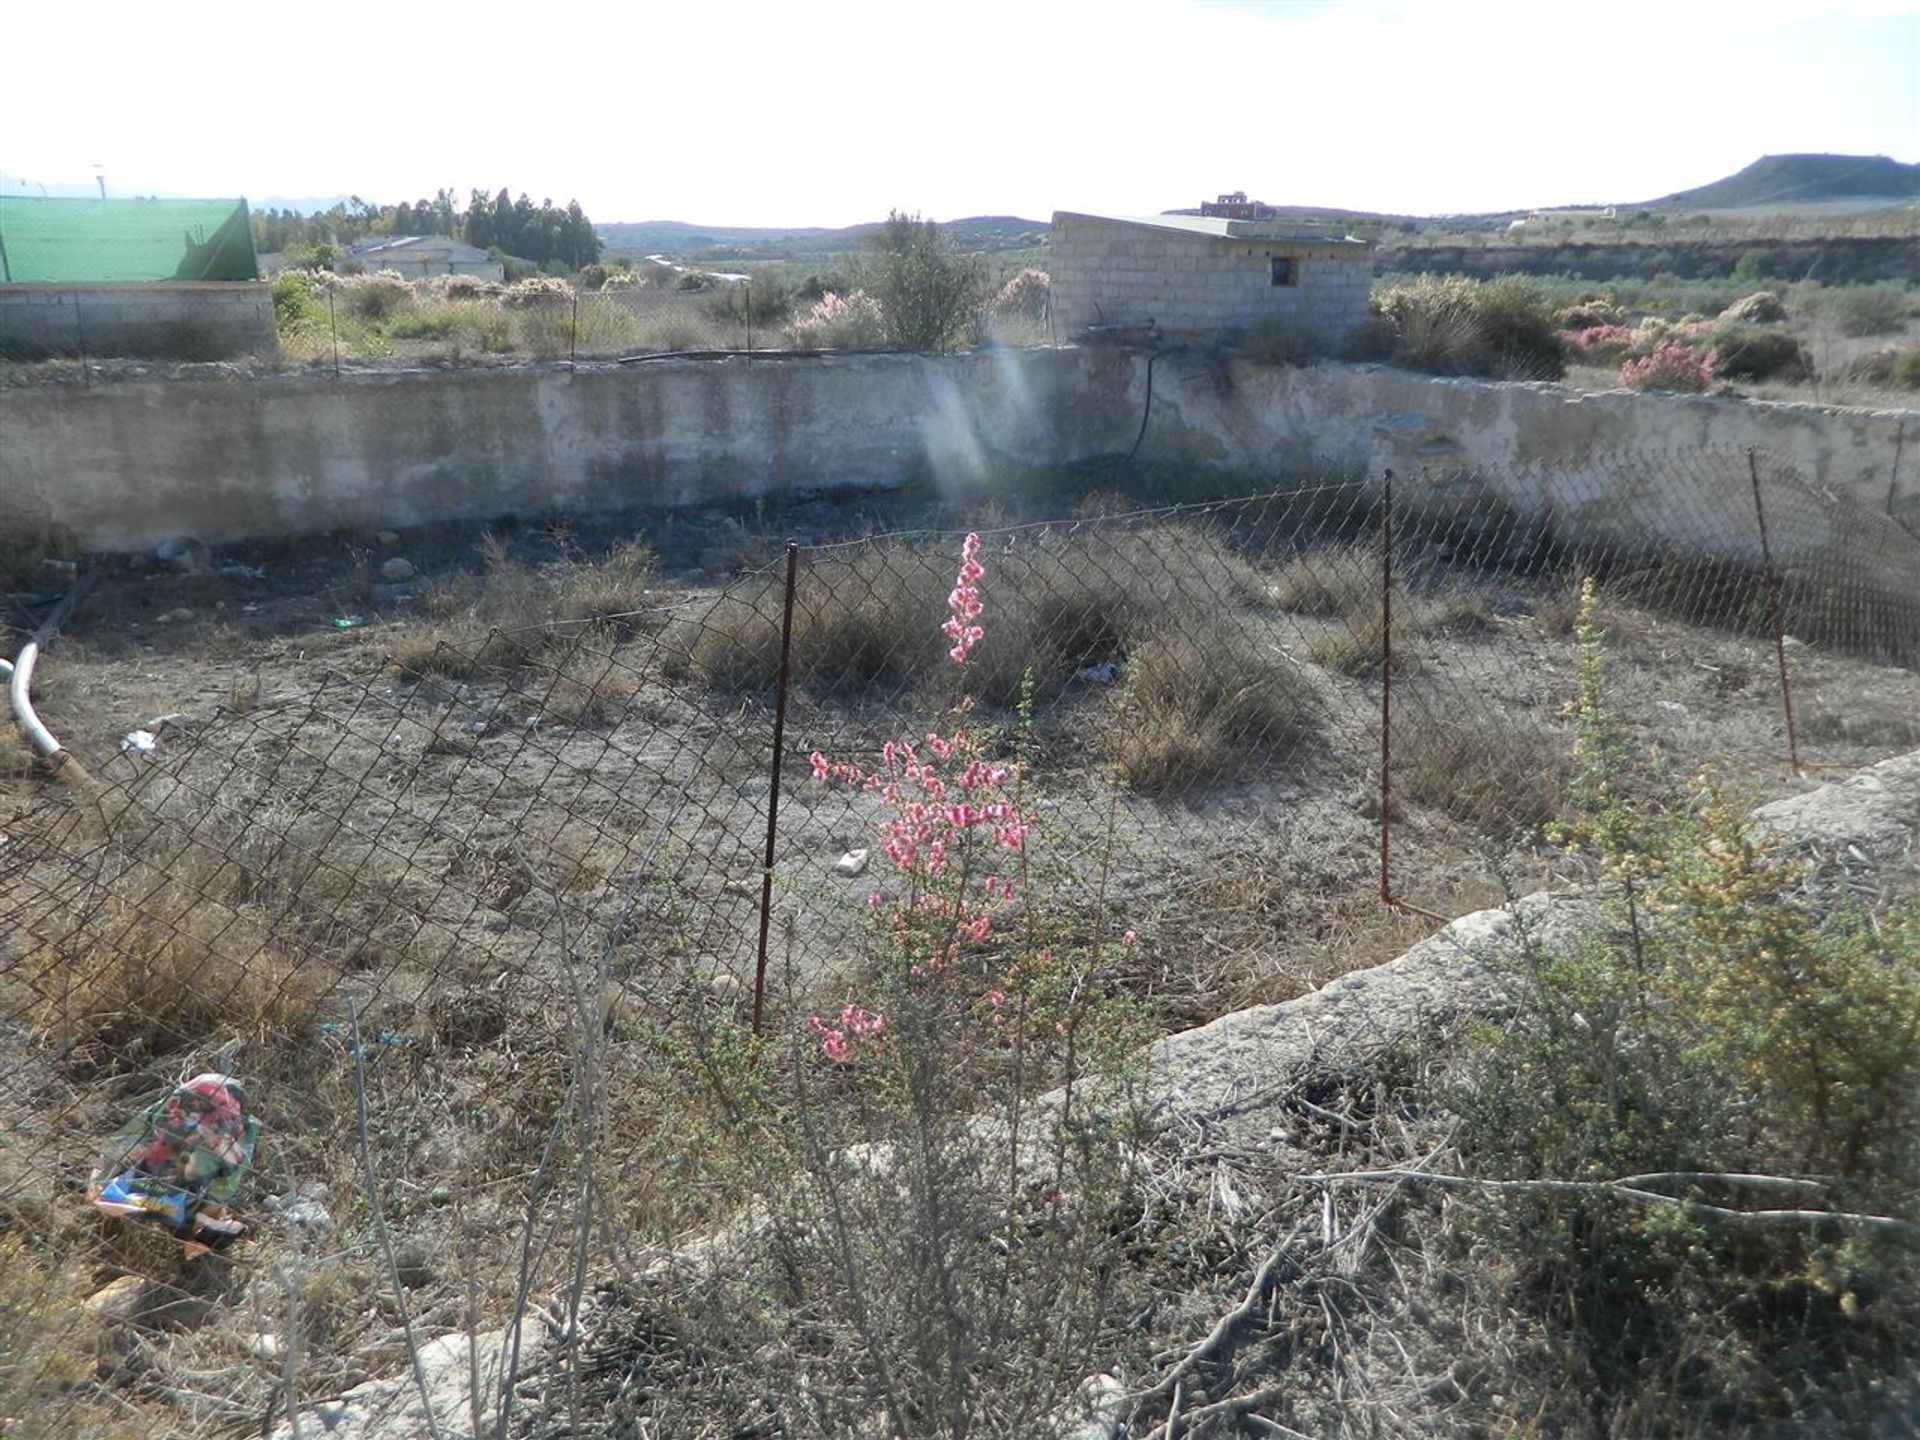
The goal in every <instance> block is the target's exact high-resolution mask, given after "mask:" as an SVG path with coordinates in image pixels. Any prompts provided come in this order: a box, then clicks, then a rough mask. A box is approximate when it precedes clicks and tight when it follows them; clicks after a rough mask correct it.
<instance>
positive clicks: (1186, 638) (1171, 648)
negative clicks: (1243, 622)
mask: <svg viewBox="0 0 1920 1440" xmlns="http://www.w3.org/2000/svg"><path fill="white" fill-rule="evenodd" d="M1191 628H1192V631H1193V632H1196V633H1198V634H1201V635H1204V639H1196V638H1195V636H1194V634H1193V633H1189V632H1188V631H1187V630H1180V629H1174V630H1169V631H1168V632H1166V633H1164V634H1160V635H1157V636H1154V637H1153V638H1151V639H1149V640H1146V641H1144V642H1143V643H1142V644H1140V645H1139V646H1137V647H1136V648H1135V649H1134V651H1133V653H1132V654H1131V655H1130V656H1129V657H1128V660H1127V679H1126V684H1125V685H1124V687H1123V688H1122V690H1121V693H1120V697H1119V704H1118V709H1117V710H1116V712H1115V715H1114V717H1113V718H1112V720H1111V721H1110V722H1109V723H1108V726H1107V733H1106V741H1105V743H1106V751H1107V755H1108V758H1109V759H1110V760H1111V761H1112V762H1113V765H1114V768H1115V770H1116V771H1117V772H1118V773H1119V775H1120V777H1121V778H1122V779H1123V780H1125V781H1126V782H1127V784H1129V785H1131V786H1133V787H1134V788H1135V789H1137V790H1150V791H1167V790H1180V789H1186V788H1189V787H1192V786H1199V785H1206V784H1211V783H1214V782H1216V781H1219V780H1222V779H1225V778H1227V777H1229V776H1230V775H1231V774H1232V773H1233V772H1234V770H1235V768H1236V767H1237V766H1240V765H1243V764H1244V763H1245V762H1246V759H1247V756H1248V752H1249V751H1256V750H1265V749H1272V748H1274V747H1279V746H1284V745H1289V744H1292V743H1295V742H1297V741H1298V740H1299V739H1300V738H1301V736H1302V734H1303V733H1304V732H1305V731H1306V730H1307V729H1308V728H1309V727H1310V726H1311V725H1312V724H1313V721H1314V716H1315V713H1316V712H1315V705H1314V696H1313V691H1312V689H1311V687H1310V686H1309V685H1308V684H1307V682H1306V680H1305V679H1304V678H1303V677H1302V676H1301V675H1300V673H1299V672H1298V671H1297V670H1295V669H1294V668H1293V666H1292V664H1291V663H1290V662H1289V661H1288V660H1287V659H1286V658H1285V657H1284V656H1282V655H1281V654H1279V652H1278V651H1277V650H1275V649H1274V648H1273V647H1271V646H1261V645H1258V644H1256V643H1254V642H1253V641H1252V640H1250V639H1248V638H1247V637H1246V636H1245V635H1244V634H1241V633H1239V632H1237V631H1234V630H1231V629H1228V628H1225V627H1219V626H1214V627H1204V626H1202V625H1200V624H1198V623H1196V624H1194V625H1193V626H1192V627H1191Z"/></svg>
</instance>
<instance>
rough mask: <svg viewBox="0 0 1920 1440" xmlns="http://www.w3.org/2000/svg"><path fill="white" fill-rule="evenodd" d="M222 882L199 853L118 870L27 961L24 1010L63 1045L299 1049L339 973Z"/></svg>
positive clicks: (156, 1051) (120, 1049)
mask: <svg viewBox="0 0 1920 1440" xmlns="http://www.w3.org/2000/svg"><path fill="white" fill-rule="evenodd" d="M222 886H223V882H222V880H221V878H220V877H219V876H218V875H216V874H211V873H207V874H202V873H198V871H197V870H196V868H195V867H194V866H193V864H192V863H191V862H183V863H176V864H175V865H174V866H173V867H171V868H169V869H167V870H161V869H159V868H156V867H150V866H142V867H139V868H137V869H135V870H133V871H130V872H129V873H127V874H125V875H122V876H120V877H118V878H116V880H115V881H114V883H113V884H112V886H111V888H110V889H108V890H107V891H105V892H103V893H102V894H100V895H99V896H97V897H96V899H97V902H98V903H97V905H95V906H93V907H82V906H76V907H74V909H73V910H71V911H70V912H69V913H68V914H67V915H66V916H65V917H63V919H62V920H61V921H60V922H59V923H58V925H57V928H55V929H54V931H53V933H51V934H50V935H48V936H46V937H44V938H42V939H40V940H38V941H37V942H36V943H33V944H31V946H30V948H29V952H28V954H27V956H26V958H25V960H24V962H23V964H21V965H19V966H16V967H15V970H16V977H17V978H21V983H23V984H25V985H26V986H27V987H28V988H29V989H30V991H31V995H30V997H29V998H28V999H27V1003H26V1004H25V1005H24V1006H22V1010H23V1012H24V1013H26V1014H28V1015H30V1016H31V1017H32V1020H33V1022H34V1024H35V1026H36V1028H38V1029H40V1030H41V1031H43V1032H44V1033H46V1034H47V1035H48V1036H50V1037H51V1038H53V1039H55V1040H57V1041H59V1042H60V1043H65V1044H89V1045H93V1046H97V1047H98V1048H100V1049H101V1050H102V1051H105V1052H110V1053H112V1054H114V1055H117V1056H121V1057H126V1056H131V1055H167V1054H173V1053H175V1052H178V1051H180V1050H184V1049H188V1048H191V1047H193V1046H196V1045H200V1044H203V1043H205V1042H207V1041H210V1040H227V1039H241V1040H250V1041H260V1042H269V1043H267V1044H266V1045H265V1047H264V1050H265V1053H274V1052H281V1053H284V1052H286V1051H288V1050H292V1049H297V1048H298V1043H299V1040H300V1038H301V1037H302V1036H303V1034H304V1032H305V1031H306V1030H307V1028H308V1027H309V1026H310V1025H311V1024H312V1022H313V1020H314V1018H315V1017H316V1015H317V1014H318V1012H319V1009H320V1006H321V1004H322V1003H323V1001H324V1000H325V998H326V995H327V993H328V991H329V990H330V989H331V987H332V983H333V981H334V980H335V979H336V978H337V974H338V972H337V971H335V970H333V969H332V967H330V966H328V965H326V964H324V963H322V962H320V961H318V960H317V959H315V958H314V957H312V956H310V955H297V954H295V953H293V952H291V951H290V950H288V949H287V948H286V946H285V945H284V944H283V943H282V942H281V941H280V940H279V939H278V938H277V937H276V936H274V935H273V934H272V933H270V931H269V930H268V928H267V927H266V925H265V924H264V923H263V922H262V921H261V920H260V919H259V918H258V917H256V916H254V915H253V914H251V913H250V912H249V911H248V909H247V908H246V907H244V906H240V905H237V904H232V903H229V902H226V901H223V900H221V899H217V898H215V892H217V890H218V889H220V888H222ZM29 968H31V969H32V971H33V976H32V978H31V979H30V980H29V979H25V978H23V976H22V972H24V971H26V970H27V969H29Z"/></svg>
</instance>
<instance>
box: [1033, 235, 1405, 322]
mask: <svg viewBox="0 0 1920 1440" xmlns="http://www.w3.org/2000/svg"><path fill="white" fill-rule="evenodd" d="M1048 243H1049V255H1048V271H1049V273H1050V274H1051V276H1052V282H1053V283H1052V292H1053V315H1054V326H1055V330H1056V333H1057V334H1058V335H1059V337H1060V338H1061V339H1062V340H1080V339H1083V338H1086V336H1087V335H1088V333H1089V332H1090V331H1092V332H1096V333H1097V331H1098V330H1099V329H1100V328H1102V327H1108V326H1111V327H1117V328H1128V327H1134V326H1143V325H1147V324H1149V323H1151V324H1152V325H1154V326H1157V327H1158V328H1159V330H1160V331H1161V332H1162V333H1164V334H1166V335H1169V336H1181V337H1197V336H1202V335H1218V334H1221V333H1223V332H1226V331H1232V330H1238V329H1244V328H1245V327H1247V326H1250V325H1253V324H1256V323H1257V322H1259V321H1262V320H1267V319H1275V320H1280V321H1283V322H1285V323H1286V324H1288V325H1290V326H1292V327H1294V328H1295V329H1297V330H1298V331H1299V332H1300V334H1301V335H1302V336H1303V337H1304V338H1309V339H1312V340H1314V341H1317V342H1318V343H1320V344H1322V345H1324V346H1334V345H1337V344H1339V342H1341V341H1342V340H1344V339H1345V338H1346V337H1347V336H1348V335H1350V334H1351V333H1352V332H1353V331H1354V330H1355V329H1356V328H1358V327H1359V326H1360V325H1362V324H1363V323H1365V321H1366V318H1367V294H1368V291H1369V289H1370V288H1371V286H1372V283H1373V246H1372V245H1371V244H1370V243H1369V242H1367V241H1365V240H1357V239H1355V238H1354V237H1353V236H1351V235H1348V234H1346V233H1345V232H1344V231H1343V230H1342V229H1341V228H1340V227H1338V226H1332V225H1329V226H1318V225H1307V224H1302V223H1299V222H1296V221H1289V220H1284V219H1278V218H1268V219H1252V220H1249V219H1231V218H1227V217H1223V216H1215V215H1093V214H1084V213H1081V212H1078V211H1071V210H1061V211H1056V212H1055V213H1054V217H1053V229H1052V233H1051V235H1050V237H1049V242H1048Z"/></svg>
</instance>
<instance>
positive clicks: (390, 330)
mask: <svg viewBox="0 0 1920 1440" xmlns="http://www.w3.org/2000/svg"><path fill="white" fill-rule="evenodd" d="M465 310H466V307H464V306H459V305H450V304H446V303H441V304H437V305H418V306H415V307H414V308H413V309H412V310H409V311H407V312H406V313H405V314H403V315H396V316H394V317H393V319H392V320H390V321H388V322H387V327H386V329H387V335H388V336H389V337H390V338H392V339H395V340H445V339H447V338H448V337H449V336H451V335H453V334H455V333H457V332H458V331H459V329H460V327H461V325H462V324H463V323H464V322H465V320H466V318H467V317H466V314H465Z"/></svg>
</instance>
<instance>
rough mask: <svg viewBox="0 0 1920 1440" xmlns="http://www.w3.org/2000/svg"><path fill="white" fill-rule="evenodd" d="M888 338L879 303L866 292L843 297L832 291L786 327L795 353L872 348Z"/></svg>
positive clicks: (862, 291) (789, 341)
mask: <svg viewBox="0 0 1920 1440" xmlns="http://www.w3.org/2000/svg"><path fill="white" fill-rule="evenodd" d="M886 335H887V326H886V319H885V317H884V316H883V315H882V314H881V313H880V305H879V302H878V301H876V300H875V299H874V298H873V297H872V296H871V295H869V294H867V292H866V291H864V290H856V291H854V292H853V293H852V294H851V295H844V296H842V295H837V294H835V293H834V292H833V291H831V290H829V291H828V292H827V293H826V294H825V295H823V296H821V297H820V299H819V300H818V301H816V302H815V303H814V304H813V305H812V306H810V307H809V308H808V309H807V310H806V311H805V312H804V313H802V314H801V315H800V316H799V317H798V318H797V319H795V320H794V321H793V323H792V324H790V325H788V326H787V343H788V344H789V345H791V346H793V347H794V348H795V349H796V350H864V349H871V348H872V347H874V346H876V345H879V344H881V343H883V342H884V341H885V339H886Z"/></svg>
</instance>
